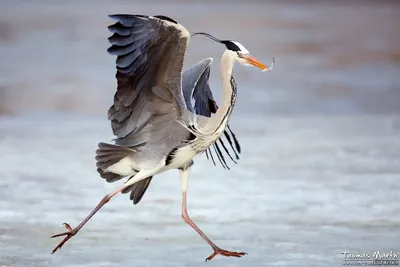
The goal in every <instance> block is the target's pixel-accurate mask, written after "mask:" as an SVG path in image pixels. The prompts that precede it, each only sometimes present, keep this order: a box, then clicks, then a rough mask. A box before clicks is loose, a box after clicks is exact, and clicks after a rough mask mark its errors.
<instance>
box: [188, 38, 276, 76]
mask: <svg viewBox="0 0 400 267" xmlns="http://www.w3.org/2000/svg"><path fill="white" fill-rule="evenodd" d="M197 34H201V35H204V36H207V37H209V38H210V39H212V40H214V41H216V42H218V43H221V44H224V45H225V46H226V49H227V52H228V53H230V56H231V57H232V58H234V59H235V61H236V62H238V63H240V64H241V65H244V66H255V67H257V68H260V69H261V70H262V71H270V70H272V67H273V65H274V63H275V59H272V64H271V66H269V67H267V66H265V65H264V64H263V63H261V61H259V60H258V59H256V58H255V57H253V56H252V55H251V54H250V52H249V50H247V49H246V47H244V45H242V44H241V43H239V42H236V41H230V40H220V39H218V38H216V37H214V36H212V35H210V34H208V33H204V32H198V33H194V34H192V36H193V35H197Z"/></svg>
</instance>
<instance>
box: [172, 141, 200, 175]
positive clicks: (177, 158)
mask: <svg viewBox="0 0 400 267" xmlns="http://www.w3.org/2000/svg"><path fill="white" fill-rule="evenodd" d="M197 154H198V153H197V151H196V150H195V149H193V148H192V147H191V146H184V147H181V148H179V149H178V150H177V151H176V152H175V153H174V155H173V158H172V161H171V163H170V164H169V165H168V168H169V169H178V168H180V167H183V166H186V165H187V164H188V163H189V162H190V161H191V160H192V159H193V158H194V157H195V156H196V155H197Z"/></svg>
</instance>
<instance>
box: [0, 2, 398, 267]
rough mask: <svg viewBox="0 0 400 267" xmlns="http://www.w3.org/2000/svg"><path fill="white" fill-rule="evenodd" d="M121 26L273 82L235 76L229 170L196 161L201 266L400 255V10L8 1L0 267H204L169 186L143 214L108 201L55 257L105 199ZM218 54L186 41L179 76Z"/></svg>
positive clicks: (193, 194) (165, 182)
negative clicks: (216, 253)
mask: <svg viewBox="0 0 400 267" xmlns="http://www.w3.org/2000/svg"><path fill="white" fill-rule="evenodd" d="M113 13H132V14H148V15H158V14H163V15H167V16H170V17H172V18H174V19H175V20H177V21H178V22H180V23H181V24H183V25H184V26H185V27H186V28H187V29H188V30H189V31H191V32H195V31H205V32H208V33H210V34H213V35H215V36H217V37H218V38H221V39H233V40H236V41H239V42H241V43H242V44H244V45H245V46H246V48H248V49H249V50H250V52H251V53H252V54H253V55H254V56H255V57H257V58H258V59H260V60H261V61H263V62H264V63H266V64H269V63H270V61H271V59H272V57H275V59H276V65H275V67H274V70H273V71H272V72H271V73H261V72H259V71H257V70H256V69H255V68H244V67H242V66H236V67H235V70H234V76H235V79H236V82H237V84H238V100H237V104H236V107H235V110H234V112H233V115H232V118H231V125H232V128H233V130H234V131H235V132H236V134H237V136H238V138H239V141H240V142H241V144H242V147H243V155H242V159H241V160H240V162H239V164H238V165H234V166H232V170H230V171H225V170H223V169H222V167H221V166H217V167H214V166H212V164H211V163H210V162H208V161H207V160H206V159H205V158H204V156H201V157H199V159H198V160H197V161H196V165H195V167H194V170H193V175H192V176H193V178H192V180H191V186H190V189H189V196H188V197H189V213H190V214H191V215H192V216H193V219H194V220H195V221H197V222H198V224H199V226H200V228H202V229H203V230H204V231H205V232H206V233H208V234H209V235H210V237H211V238H212V239H213V240H214V241H215V242H216V243H217V244H219V245H220V246H221V247H222V248H226V249H233V250H239V251H246V252H248V254H249V255H247V256H245V257H244V258H242V259H229V258H222V257H217V258H215V259H214V260H213V261H211V262H209V263H207V265H209V266H221V265H223V266H341V265H342V263H343V261H342V260H343V255H342V254H341V253H342V252H344V251H349V252H352V253H373V252H374V251H376V250H381V251H384V252H389V251H390V250H392V251H397V252H398V253H400V245H399V244H400V242H399V239H400V204H399V203H400V196H399V193H400V185H399V179H400V117H399V112H400V78H399V76H400V46H399V43H400V28H399V25H400V15H399V14H400V4H399V1H383V0H376V1H367V0H366V1H333V0H332V1H328V0H326V1H173V0H169V1H104V0H98V1H75V0H69V1H58V0H57V1H50V0H47V1H45V0H43V1H22V0H19V1H18V0H1V1H0V162H1V164H0V173H1V178H0V266H85V267H87V266H201V265H203V264H204V262H203V260H204V259H205V258H206V257H207V256H208V255H209V254H210V253H211V250H210V249H209V248H208V246H207V244H205V243H204V242H203V241H202V240H201V239H200V238H199V237H198V236H197V234H196V233H195V232H194V231H193V230H192V229H190V228H189V227H188V226H187V225H185V224H184V223H183V221H182V220H181V218H180V184H179V180H178V178H177V177H178V173H177V172H174V171H170V172H168V173H165V174H162V175H159V176H158V177H157V179H156V180H154V182H153V183H152V185H151V187H150V188H149V190H148V192H147V193H146V195H145V196H144V198H143V200H142V202H141V203H140V204H139V205H138V206H135V207H133V205H132V203H131V202H130V201H129V200H128V199H127V197H126V196H120V197H117V198H115V199H114V200H112V201H111V202H110V203H109V204H108V205H107V206H106V207H105V208H104V209H103V210H102V211H100V212H99V213H98V214H97V215H96V216H95V217H94V218H93V219H92V221H91V222H90V223H88V224H87V226H86V227H85V228H84V229H83V230H82V231H81V232H80V233H79V234H78V235H77V236H76V237H74V239H73V240H72V241H70V242H69V243H67V244H66V245H65V246H64V247H63V248H62V249H61V250H60V251H58V252H57V253H56V254H54V255H50V251H51V250H52V248H53V247H54V246H55V245H56V244H57V242H58V240H51V239H50V238H49V236H51V235H52V234H55V233H58V232H60V231H63V230H64V229H63V227H62V226H61V223H63V222H68V223H70V224H71V225H72V226H75V225H76V224H77V223H79V222H80V220H82V219H83V218H84V217H85V216H86V215H87V213H88V212H90V210H91V209H92V208H93V207H94V206H95V205H96V204H97V202H98V201H99V200H100V199H101V198H102V197H103V195H104V194H106V193H108V192H109V191H111V190H112V189H113V188H115V187H116V186H118V185H116V184H107V183H105V181H103V180H102V179H100V178H99V177H98V175H97V172H96V168H95V162H94V151H95V149H96V146H97V143H98V142H101V141H108V140H111V139H112V138H113V136H112V133H111V129H110V126H109V122H108V121H107V117H106V113H107V110H108V108H109V106H110V105H111V103H112V97H113V94H114V92H115V90H116V82H115V79H114V74H115V66H114V58H113V57H112V56H110V55H108V54H107V52H106V49H107V47H108V42H107V37H108V36H109V35H110V33H109V32H108V31H107V26H108V25H109V24H110V23H111V20H110V19H109V18H108V17H107V15H108V14H113ZM223 49H224V48H223V47H222V46H221V45H220V44H217V43H215V42H212V41H211V40H209V39H207V38H205V37H202V36H196V37H194V38H192V40H191V42H190V45H189V49H188V54H187V59H186V61H185V66H189V65H190V64H193V63H195V62H197V61H198V60H201V59H202V58H204V57H210V56H211V57H213V58H214V63H213V66H212V73H211V78H210V83H211V88H212V89H213V92H214V95H215V97H216V98H217V99H220V81H219V72H218V71H219V59H220V56H221V55H222V52H223Z"/></svg>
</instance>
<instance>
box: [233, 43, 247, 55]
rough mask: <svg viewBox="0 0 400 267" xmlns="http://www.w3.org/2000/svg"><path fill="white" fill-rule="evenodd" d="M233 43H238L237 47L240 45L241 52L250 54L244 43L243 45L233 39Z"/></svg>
mask: <svg viewBox="0 0 400 267" xmlns="http://www.w3.org/2000/svg"><path fill="white" fill-rule="evenodd" d="M232 43H234V44H235V45H237V47H239V49H240V52H241V53H243V54H250V52H249V50H247V49H246V47H244V45H242V44H241V43H239V42H236V41H232Z"/></svg>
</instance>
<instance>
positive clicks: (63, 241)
mask: <svg viewBox="0 0 400 267" xmlns="http://www.w3.org/2000/svg"><path fill="white" fill-rule="evenodd" d="M63 225H64V226H65V228H66V229H67V230H68V232H64V233H61V234H57V235H53V236H51V238H54V237H58V236H66V237H65V238H64V239H63V240H62V241H61V242H60V243H58V245H57V246H56V247H55V248H54V249H53V252H52V253H51V254H53V253H54V252H56V251H57V250H58V249H60V248H61V247H62V246H63V245H64V244H65V242H67V241H68V240H70V239H71V237H73V236H74V235H76V233H77V232H78V230H79V229H78V230H77V229H76V228H75V229H72V228H71V226H70V225H69V224H68V223H63Z"/></svg>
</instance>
